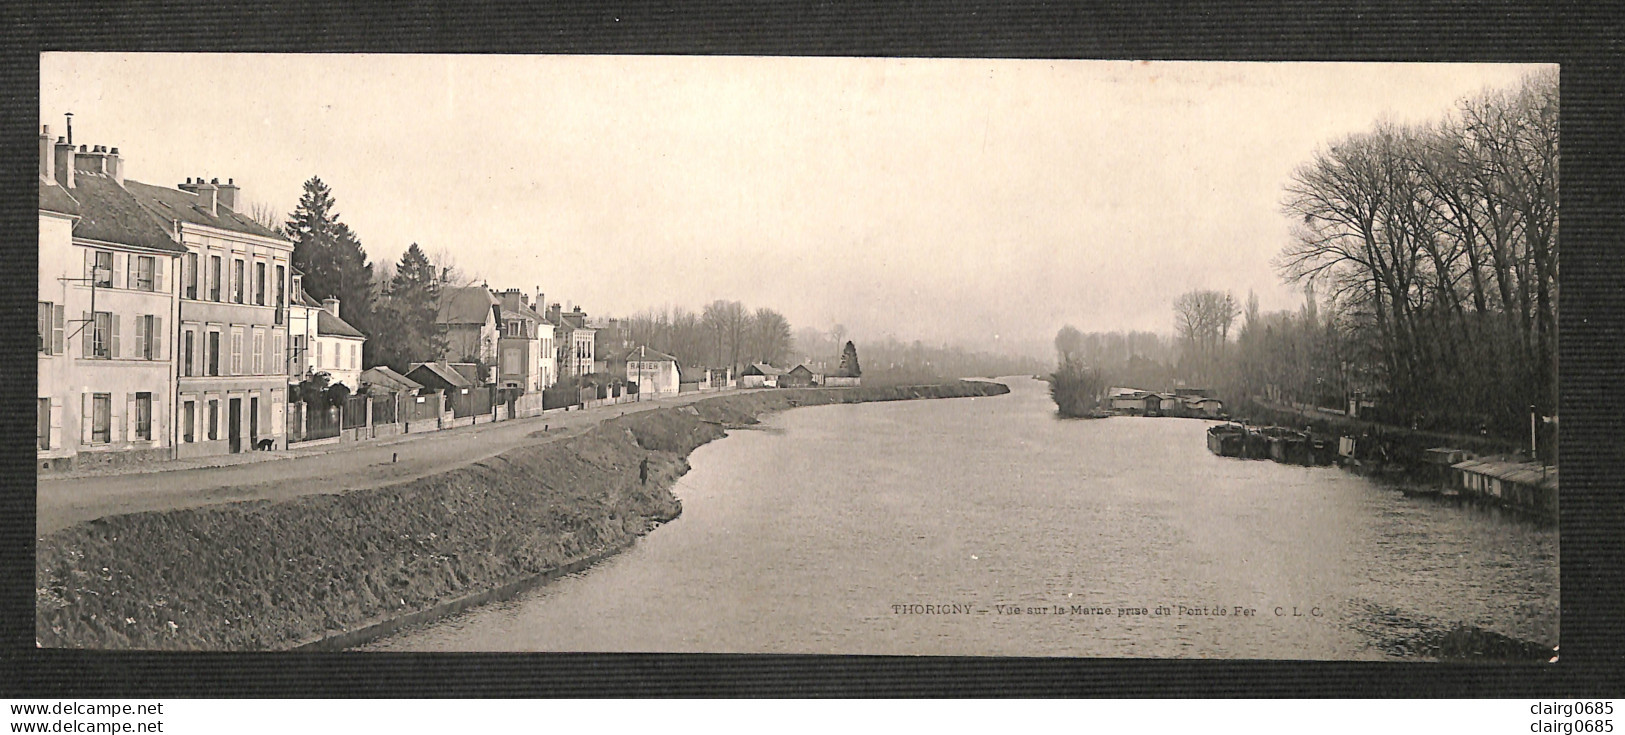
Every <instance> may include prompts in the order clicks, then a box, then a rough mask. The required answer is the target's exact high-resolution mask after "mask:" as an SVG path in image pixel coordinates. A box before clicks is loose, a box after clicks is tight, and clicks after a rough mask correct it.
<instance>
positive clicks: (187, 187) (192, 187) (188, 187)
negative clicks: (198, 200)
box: [175, 176, 203, 194]
mask: <svg viewBox="0 0 1625 735" xmlns="http://www.w3.org/2000/svg"><path fill="white" fill-rule="evenodd" d="M201 183H203V179H198V180H197V184H194V183H192V177H190V176H188V177H186V183H184V184H176V185H175V188H177V189H180V190H181V191H185V192H191V193H193V194H196V193H197V185H198V184H201Z"/></svg>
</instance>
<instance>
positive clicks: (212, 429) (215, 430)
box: [209, 400, 220, 441]
mask: <svg viewBox="0 0 1625 735" xmlns="http://www.w3.org/2000/svg"><path fill="white" fill-rule="evenodd" d="M219 438H220V401H218V400H213V401H209V441H214V440H216V439H219Z"/></svg>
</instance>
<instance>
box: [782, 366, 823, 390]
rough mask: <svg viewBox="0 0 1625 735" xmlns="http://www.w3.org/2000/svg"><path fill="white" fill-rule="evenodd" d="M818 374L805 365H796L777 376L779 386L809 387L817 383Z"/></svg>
mask: <svg viewBox="0 0 1625 735" xmlns="http://www.w3.org/2000/svg"><path fill="white" fill-rule="evenodd" d="M818 377H819V376H818V374H817V373H814V372H813V371H812V370H811V369H809V368H808V367H807V366H806V365H797V366H795V367H793V368H790V370H789V372H786V373H785V374H784V375H782V376H780V377H779V387H780V388H809V387H812V386H815V385H818V382H819V381H818Z"/></svg>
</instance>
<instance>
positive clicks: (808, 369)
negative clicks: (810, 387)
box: [789, 365, 814, 375]
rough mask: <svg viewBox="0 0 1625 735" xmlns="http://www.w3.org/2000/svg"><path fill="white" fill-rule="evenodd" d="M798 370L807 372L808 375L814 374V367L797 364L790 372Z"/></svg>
mask: <svg viewBox="0 0 1625 735" xmlns="http://www.w3.org/2000/svg"><path fill="white" fill-rule="evenodd" d="M798 370H799V371H801V372H802V373H805V374H807V375H813V374H814V373H813V371H812V368H810V367H807V366H806V365H797V366H795V367H793V368H790V370H789V372H791V373H793V372H796V371H798Z"/></svg>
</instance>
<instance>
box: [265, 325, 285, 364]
mask: <svg viewBox="0 0 1625 735" xmlns="http://www.w3.org/2000/svg"><path fill="white" fill-rule="evenodd" d="M266 359H267V360H269V361H271V364H270V365H268V366H267V367H269V368H271V370H273V371H275V372H276V373H278V374H281V373H284V372H286V371H287V369H288V353H287V352H284V351H283V349H282V333H281V332H274V333H272V335H271V354H269V355H267V356H266Z"/></svg>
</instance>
